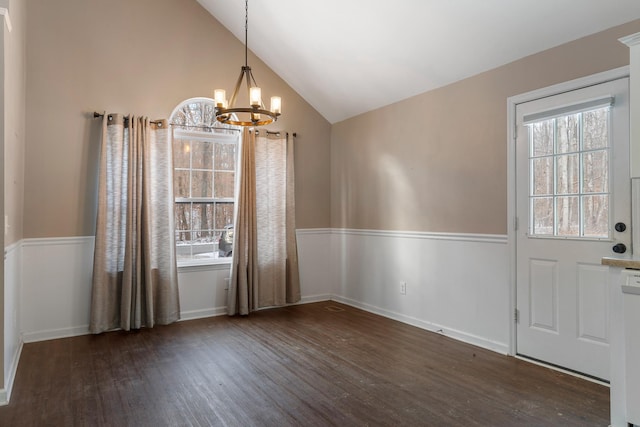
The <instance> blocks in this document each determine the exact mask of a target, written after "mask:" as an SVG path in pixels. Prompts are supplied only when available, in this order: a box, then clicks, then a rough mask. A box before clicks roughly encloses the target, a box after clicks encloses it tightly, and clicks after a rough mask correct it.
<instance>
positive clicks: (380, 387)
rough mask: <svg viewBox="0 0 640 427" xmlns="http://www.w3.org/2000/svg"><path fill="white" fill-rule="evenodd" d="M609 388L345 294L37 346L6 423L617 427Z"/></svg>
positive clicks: (1, 420) (27, 349)
mask: <svg viewBox="0 0 640 427" xmlns="http://www.w3.org/2000/svg"><path fill="white" fill-rule="evenodd" d="M608 420H609V389H608V388H607V387H604V386H600V385H597V384H594V383H590V382H587V381H584V380H581V379H578V378H575V377H572V376H569V375H565V374H561V373H558V372H556V371H553V370H550V369H546V368H542V367H539V366H536V365H533V364H530V363H527V362H524V361H521V360H518V359H515V358H513V357H506V356H501V355H499V354H496V353H493V352H491V351H487V350H483V349H480V348H477V347H474V346H471V345H467V344H464V343H460V342H457V341H455V340H452V339H449V338H447V337H444V336H442V335H439V334H434V333H430V332H426V331H423V330H421V329H418V328H414V327H412V326H408V325H405V324H402V323H399V322H395V321H393V320H389V319H386V318H382V317H380V316H376V315H373V314H370V313H367V312H364V311H361V310H358V309H355V308H352V307H348V306H345V305H341V304H338V303H335V302H322V303H315V304H307V305H299V306H292V307H287V308H279V309H273V310H265V311H261V312H257V313H253V314H252V315H251V316H249V317H244V318H239V317H235V318H229V317H226V316H223V317H216V318H210V319H202V320H194V321H187V322H181V323H177V324H173V325H169V326H161V327H156V328H153V329H149V330H141V331H139V332H131V333H126V332H112V333H107V334H102V335H98V336H81V337H74V338H67V339H60V340H54V341H46V342H41V343H32V344H26V345H25V346H24V349H23V351H22V358H21V360H20V364H19V367H18V372H17V376H16V381H15V385H14V391H13V396H12V398H11V402H10V404H9V405H8V406H5V407H0V426H332V425H335V426H461V425H464V426H607V425H608Z"/></svg>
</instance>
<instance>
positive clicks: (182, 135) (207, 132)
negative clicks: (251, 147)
mask: <svg viewBox="0 0 640 427" xmlns="http://www.w3.org/2000/svg"><path fill="white" fill-rule="evenodd" d="M196 103H200V104H201V109H202V110H203V111H202V112H201V113H200V115H199V117H198V118H200V119H203V118H204V117H205V111H204V109H205V108H204V106H205V105H206V104H208V105H211V106H214V105H215V104H214V100H213V99H211V98H191V99H188V100H185V101H183V102H181V103H180V104H179V105H178V106H177V107H176V108H175V109H174V110H173V112H172V114H171V120H170V121H171V127H172V141H171V144H172V147H171V149H172V150H173V149H174V147H175V142H176V141H196V142H197V141H203V142H211V143H214V144H218V143H222V144H234V145H235V146H236V149H235V156H234V168H233V174H234V195H233V197H222V198H220V197H176V196H175V192H174V195H173V206H174V212H175V209H176V205H177V204H178V203H181V204H183V203H190V204H193V203H211V204H212V205H213V206H215V204H217V203H233V223H235V213H236V209H237V199H238V182H239V172H240V171H239V167H240V163H239V157H240V147H241V132H240V129H239V128H238V127H237V126H229V125H224V124H221V123H219V122H217V121H215V117H213V123H211V124H207V123H204V124H201V123H198V124H186V123H177V122H176V120H175V118H176V115H177V114H178V113H180V112H183V111H184V109H185V108H186V107H187V106H189V105H192V104H196ZM177 169H179V170H189V171H190V175H191V171H193V170H194V169H193V168H192V164H191V162H190V164H189V168H188V169H185V168H183V167H181V168H176V165H175V161H174V164H172V173H173V174H175V171H176V170H177ZM196 170H197V169H196ZM211 172H212V173H215V169H214V165H213V164H212V169H211ZM174 179H175V177H174ZM174 182H175V181H174ZM189 191H191V188H190V190H189ZM213 196H215V195H213ZM214 215H215V213H214ZM174 216H175V213H174ZM214 222H215V217H214ZM190 226H193V224H190ZM213 226H214V228H212V229H211V230H212V232H213V231H215V230H218V229H216V228H215V223H214V225H213ZM185 231H189V232H192V231H193V230H178V229H177V227H176V221H175V219H174V225H173V232H174V234H175V236H176V237H175V250H176V258H177V252H178V249H179V248H181V247H183V245H178V234H179V233H181V232H185ZM218 231H220V230H218ZM214 245H215V243H214ZM188 246H189V253H190V255H191V256H192V255H193V247H194V243H189V244H188ZM214 248H215V246H214ZM231 259H232V258H231V257H216V258H214V257H210V258H193V257H190V258H188V259H178V260H177V265H178V267H179V268H182V267H193V266H208V265H220V264H230V263H231Z"/></svg>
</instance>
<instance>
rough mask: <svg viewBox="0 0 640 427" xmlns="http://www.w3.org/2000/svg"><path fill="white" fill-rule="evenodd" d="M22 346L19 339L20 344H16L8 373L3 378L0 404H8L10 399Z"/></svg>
mask: <svg viewBox="0 0 640 427" xmlns="http://www.w3.org/2000/svg"><path fill="white" fill-rule="evenodd" d="M22 346H23V343H22V341H20V345H19V346H18V350H17V351H16V353H15V354H14V355H13V360H12V361H11V369H10V370H9V375H8V377H7V378H6V379H5V385H6V386H5V388H3V389H2V390H0V406H4V405H8V404H9V399H11V392H12V391H13V383H14V381H15V379H16V372H18V362H20V355H21V354H22Z"/></svg>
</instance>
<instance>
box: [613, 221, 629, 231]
mask: <svg viewBox="0 0 640 427" xmlns="http://www.w3.org/2000/svg"><path fill="white" fill-rule="evenodd" d="M613 228H615V229H616V231H617V232H619V233H622V232H623V231H624V230H626V229H627V225H626V224H625V223H624V222H617V223H616V225H614V226H613Z"/></svg>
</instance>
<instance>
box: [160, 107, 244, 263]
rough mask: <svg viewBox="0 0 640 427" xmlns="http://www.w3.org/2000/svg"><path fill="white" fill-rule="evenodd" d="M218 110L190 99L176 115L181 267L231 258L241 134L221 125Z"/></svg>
mask: <svg viewBox="0 0 640 427" xmlns="http://www.w3.org/2000/svg"><path fill="white" fill-rule="evenodd" d="M213 108H214V103H213V100H209V99H206V98H205V99H195V100H188V101H185V103H183V104H181V106H180V107H179V108H177V109H176V111H174V114H173V115H172V124H173V166H174V172H173V174H174V175H173V183H174V185H173V186H174V197H175V205H174V210H175V211H174V213H175V214H174V216H175V233H176V253H177V258H178V264H179V265H188V264H203V263H212V262H220V261H221V258H222V259H224V258H227V259H230V258H229V257H230V256H231V253H232V240H233V225H234V223H233V222H234V209H235V194H236V191H235V190H236V167H237V156H238V141H239V132H237V131H235V130H234V129H229V128H226V127H223V126H221V125H219V124H218V122H217V121H216V120H215V117H214V116H213Z"/></svg>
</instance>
